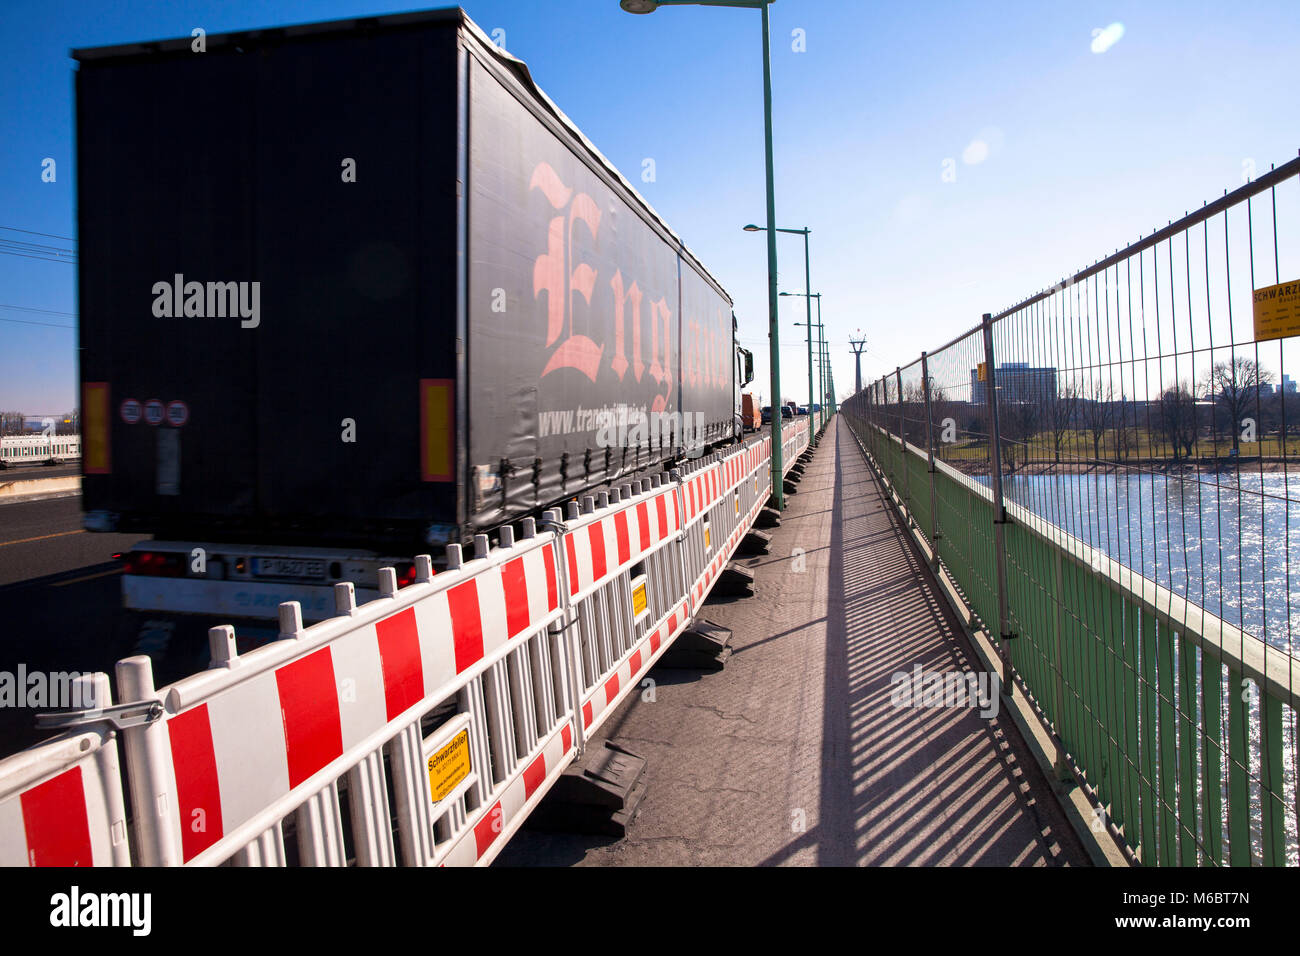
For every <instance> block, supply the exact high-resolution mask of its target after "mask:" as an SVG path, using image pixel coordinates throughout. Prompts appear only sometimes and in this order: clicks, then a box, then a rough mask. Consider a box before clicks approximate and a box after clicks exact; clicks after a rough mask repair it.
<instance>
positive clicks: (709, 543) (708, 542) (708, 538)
mask: <svg viewBox="0 0 1300 956" xmlns="http://www.w3.org/2000/svg"><path fill="white" fill-rule="evenodd" d="M712 547H713V537H712V535H710V534H709V523H708V522H707V521H706V522H704V550H705V551H708V550H709V549H710V548H712Z"/></svg>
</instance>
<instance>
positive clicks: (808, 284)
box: [744, 223, 817, 445]
mask: <svg viewBox="0 0 1300 956" xmlns="http://www.w3.org/2000/svg"><path fill="white" fill-rule="evenodd" d="M744 229H745V231H746V232H767V231H768V230H766V229H764V228H763V227H762V226H755V225H754V224H753V223H751V224H749V225H748V226H745V227H744ZM811 231H812V230H810V229H808V228H806V227H805V228H803V229H774V230H772V232H788V233H790V234H791V235H795V236H803V287H804V296H805V297H806V298H807V300H808V322H809V323H811V322H812V297H811V295H810V293H811V292H812V273H811V271H810V267H809V265H808V233H809V232H811ZM786 294H787V293H785V292H782V293H780V295H786ZM812 406H813V374H812V334H811V333H809V335H808V416H809V418H808V420H809V421H810V422H811V421H812ZM816 443H817V437H816V436H815V435H814V436H813V438H812V444H814V445H815V444H816Z"/></svg>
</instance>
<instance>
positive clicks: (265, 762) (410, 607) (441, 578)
mask: <svg viewBox="0 0 1300 956" xmlns="http://www.w3.org/2000/svg"><path fill="white" fill-rule="evenodd" d="M810 437H811V428H810V422H809V421H808V420H807V419H805V420H804V421H802V422H795V423H791V425H790V426H789V428H788V430H787V431H786V433H785V434H784V435H783V439H784V440H783V442H782V444H783V446H784V450H785V462H786V468H787V470H788V468H789V467H791V466H793V464H794V462H795V461H796V459H797V458H798V457H799V455H801V454H802V453H803V451H804V450H806V449H807V447H808V444H809V440H810ZM770 492H771V439H770V437H765V438H759V439H755V440H751V441H750V442H748V443H746V444H743V445H737V446H734V447H733V448H730V449H727V450H725V451H723V452H718V453H715V454H713V455H710V456H707V457H705V458H703V459H701V460H699V461H697V462H692V463H691V464H689V465H688V466H685V467H683V468H682V469H680V470H679V471H676V472H674V473H673V475H672V476H669V475H667V474H663V475H657V476H655V477H653V478H649V479H640V480H638V481H635V482H630V483H625V484H623V485H621V486H619V487H616V488H615V489H613V490H612V491H610V492H602V493H601V494H600V495H599V496H598V497H591V496H588V497H586V498H584V499H583V502H582V504H581V505H579V504H578V502H576V501H574V502H570V503H569V504H568V511H567V514H564V515H561V512H560V509H558V508H557V509H553V510H551V511H549V512H547V513H546V514H545V515H544V516H543V518H542V521H541V524H542V527H541V528H538V527H537V526H536V524H535V522H534V521H533V519H531V518H530V519H525V520H524V521H522V522H521V523H520V527H519V533H518V535H516V534H515V532H514V529H513V527H509V526H507V527H504V528H502V529H500V532H499V541H498V544H497V546H495V547H490V546H489V541H488V538H487V536H486V535H479V536H477V537H476V539H475V543H474V550H475V555H474V557H473V558H471V559H468V560H464V559H463V557H462V554H461V548H460V546H459V545H453V546H451V547H449V548H448V550H447V563H448V569H447V570H446V571H444V572H441V573H439V574H437V575H435V574H434V573H433V567H432V562H431V560H430V559H429V557H428V556H427V555H422V556H420V557H418V558H417V559H416V568H417V574H416V581H415V583H413V584H411V585H409V586H408V587H405V588H402V589H401V590H398V589H397V586H396V576H395V574H394V572H393V570H392V569H390V568H386V569H383V570H382V571H381V572H380V592H381V596H380V597H379V598H378V599H376V600H373V601H370V602H368V603H366V604H364V605H361V606H359V607H358V606H357V605H356V603H355V597H354V593H353V587H352V585H351V584H340V585H337V586H336V588H335V598H336V606H337V615H336V616H335V617H333V618H331V619H329V620H326V621H322V622H321V623H319V624H314V625H312V626H310V627H304V626H303V624H302V615H301V609H300V608H299V606H298V605H297V604H296V603H289V604H283V605H281V606H280V630H281V635H280V636H281V639H280V640H278V641H275V642H273V643H271V644H269V645H266V646H263V647H260V648H258V649H256V650H254V651H252V652H250V653H248V654H245V655H242V656H241V655H238V654H237V653H236V651H235V634H234V629H233V628H231V627H229V626H223V627H216V628H213V629H212V630H211V631H210V632H209V636H210V642H211V652H212V653H211V656H212V664H211V665H210V666H209V668H208V669H207V670H206V671H203V672H201V673H198V674H194V675H192V676H190V677H187V678H185V679H183V680H180V681H177V682H176V683H174V684H171V685H169V686H166V687H162V688H157V689H155V687H154V684H153V672H152V667H151V664H150V661H149V658H148V657H143V656H141V657H132V658H128V659H126V660H124V661H121V662H120V663H119V664H118V665H117V679H118V690H119V695H120V697H121V698H122V700H123V701H124V702H125V703H123V704H119V705H117V706H116V707H113V706H105V707H103V709H102V710H101V711H91V712H88V713H87V714H86V716H85V720H86V724H85V725H84V726H81V727H77V728H73V729H70V730H67V731H65V732H64V733H63V734H61V735H60V736H58V737H55V738H53V739H51V740H49V741H46V742H45V743H42V744H40V745H38V746H36V747H33V748H31V749H30V750H27V751H23V752H22V753H20V754H16V755H14V756H12V757H9V758H7V759H5V760H3V761H0V864H4V865H33V866H35V865H88V864H94V865H119V866H120V865H129V864H130V863H131V862H135V863H137V864H143V865H148V866H166V865H177V864H195V865H218V864H234V865H245V866H266V865H270V866H279V865H295V864H296V865H346V864H348V863H349V862H355V863H356V864H357V865H361V866H387V865H396V864H402V865H416V866H421V865H423V866H439V865H476V864H487V863H490V862H491V861H492V860H493V859H494V858H495V856H496V855H497V853H499V852H500V850H501V848H502V847H503V846H504V845H505V844H506V842H507V841H508V840H509V839H510V837H511V836H512V835H513V834H514V833H515V832H516V831H517V830H518V829H519V827H520V826H521V825H522V823H523V822H524V820H525V819H526V818H527V816H528V814H529V813H530V812H531V811H532V810H533V808H534V807H535V806H536V805H537V804H538V802H539V801H540V800H541V799H542V798H543V797H544V796H545V795H546V793H547V791H548V790H549V789H550V787H551V785H552V784H553V783H554V782H555V780H556V779H557V778H558V777H559V775H560V774H561V773H563V771H564V770H565V768H567V767H568V766H569V764H570V763H572V762H573V760H574V759H576V758H577V757H578V756H579V755H580V754H581V753H582V751H583V749H584V746H585V742H586V740H587V738H588V737H589V736H590V735H591V734H592V733H594V732H595V731H596V729H597V728H599V727H600V725H601V723H602V722H603V721H604V720H605V719H606V718H608V717H609V715H610V714H612V713H613V712H614V710H615V708H616V707H617V706H618V705H619V703H621V702H622V701H623V700H624V699H625V698H626V697H627V695H628V694H629V693H631V692H632V691H633V690H634V689H636V688H637V686H638V679H639V678H640V677H641V676H642V675H644V674H645V673H646V672H647V671H648V670H649V669H650V668H651V667H652V666H653V665H654V663H655V661H656V660H658V658H659V657H660V656H661V655H662V654H663V653H664V652H665V651H666V650H667V649H668V647H669V646H670V645H671V644H672V642H673V641H674V640H675V639H676V637H677V636H678V635H679V634H680V633H681V632H682V631H684V630H685V629H686V628H687V627H688V626H689V624H690V623H691V622H692V620H693V619H694V617H695V615H696V614H697V613H698V611H699V609H700V606H701V605H702V604H703V602H704V600H705V598H706V597H707V595H708V593H709V591H710V589H711V588H712V586H713V584H714V583H715V582H716V580H717V578H718V576H719V574H721V572H722V571H723V569H724V568H725V567H726V565H727V562H728V561H729V560H730V558H731V556H732V554H733V553H734V552H735V550H736V548H737V546H739V544H740V542H741V539H742V538H743V537H744V536H745V534H746V533H747V532H748V531H749V530H750V528H751V527H752V525H753V523H754V519H755V518H756V517H757V516H758V513H759V511H761V510H762V508H763V506H764V505H765V504H766V502H767V500H768V497H769V495H770ZM107 680H108V679H107V677H106V676H105V675H102V674H100V675H95V676H94V678H93V681H94V682H95V684H96V687H97V688H98V689H99V690H100V691H101V693H102V694H103V695H104V696H103V697H102V698H96V699H97V700H99V699H103V700H105V701H106V700H107V699H108V698H107V691H108V688H107ZM118 737H121V739H122V741H123V744H124V750H125V759H126V770H127V776H128V779H129V781H130V794H131V801H130V809H131V826H130V839H129V841H128V827H127V817H126V813H125V809H126V803H125V802H124V800H123V788H122V778H121V775H120V772H119V769H118V757H117V738H118ZM394 834H396V837H394Z"/></svg>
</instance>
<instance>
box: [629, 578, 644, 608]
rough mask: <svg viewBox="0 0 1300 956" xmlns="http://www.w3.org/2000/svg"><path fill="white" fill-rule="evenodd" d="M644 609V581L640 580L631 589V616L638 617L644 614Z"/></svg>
mask: <svg viewBox="0 0 1300 956" xmlns="http://www.w3.org/2000/svg"><path fill="white" fill-rule="evenodd" d="M645 609H646V597H645V579H644V578H642V579H641V583H640V584H638V585H637V586H636V587H634V588H633V589H632V616H633V617H640V616H641V615H642V614H644V613H645Z"/></svg>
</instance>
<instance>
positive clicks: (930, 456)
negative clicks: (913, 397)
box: [921, 352, 940, 571]
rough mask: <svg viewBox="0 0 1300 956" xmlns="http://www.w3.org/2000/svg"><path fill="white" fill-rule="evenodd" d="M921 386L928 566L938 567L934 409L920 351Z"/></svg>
mask: <svg viewBox="0 0 1300 956" xmlns="http://www.w3.org/2000/svg"><path fill="white" fill-rule="evenodd" d="M921 388H922V390H923V392H924V394H925V456H926V470H927V471H928V472H929V475H930V479H929V480H930V568H931V569H932V570H935V571H937V570H938V569H939V535H940V533H939V508H938V505H937V504H936V503H935V498H934V494H935V492H934V410H933V408H932V407H931V405H930V360H929V358H927V356H926V353H925V352H922V353H921Z"/></svg>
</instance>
